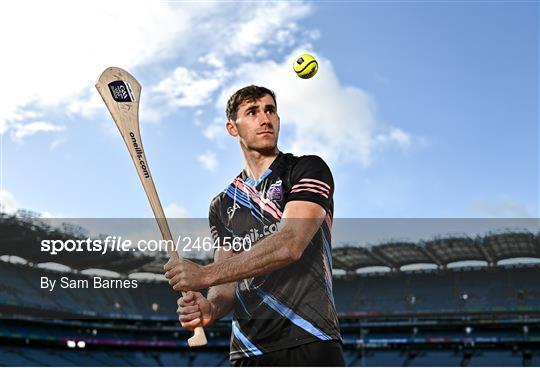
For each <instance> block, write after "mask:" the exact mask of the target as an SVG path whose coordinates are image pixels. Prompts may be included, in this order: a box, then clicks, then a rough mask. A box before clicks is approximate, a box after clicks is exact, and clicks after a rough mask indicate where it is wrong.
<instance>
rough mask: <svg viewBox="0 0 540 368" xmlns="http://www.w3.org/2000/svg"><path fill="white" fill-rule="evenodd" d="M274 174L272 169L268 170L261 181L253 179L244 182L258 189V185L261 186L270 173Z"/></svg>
mask: <svg viewBox="0 0 540 368" xmlns="http://www.w3.org/2000/svg"><path fill="white" fill-rule="evenodd" d="M271 172H272V170H270V169H267V170H266V171H265V172H264V173H263V174H262V175H261V177H260V178H259V179H257V180H253V179H251V178H246V180H244V182H246V183H248V184H249V185H253V186H254V187H256V186H257V185H259V184H260V183H261V182H262V181H263V180H264V179H266V177H267V176H268V175H270V173H271Z"/></svg>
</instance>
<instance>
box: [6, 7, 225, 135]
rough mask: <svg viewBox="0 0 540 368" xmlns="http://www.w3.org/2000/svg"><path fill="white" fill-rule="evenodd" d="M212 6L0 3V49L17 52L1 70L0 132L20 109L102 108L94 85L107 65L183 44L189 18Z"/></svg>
mask: <svg viewBox="0 0 540 368" xmlns="http://www.w3.org/2000/svg"><path fill="white" fill-rule="evenodd" d="M212 8H217V4H200V5H198V6H193V5H190V4H179V3H167V2H162V1H136V0H135V1H114V2H108V1H91V2H81V3H74V2H72V1H62V0H51V1H47V2H42V1H20V2H15V1H6V2H0V34H3V35H9V37H7V36H6V37H3V38H2V50H3V52H4V54H6V55H7V54H9V55H14V57H11V58H4V59H3V61H2V68H1V69H0V80H2V87H1V88H2V89H3V90H2V92H1V94H2V104H1V105H0V133H3V132H5V131H6V130H7V129H8V128H9V127H10V125H11V124H12V123H13V121H14V120H16V119H17V116H18V115H19V114H21V112H28V111H40V110H42V109H45V108H47V107H51V106H58V105H59V104H66V105H67V108H66V110H67V111H68V112H82V113H89V112H90V111H92V109H95V108H97V107H98V106H102V105H101V104H100V103H99V98H98V97H96V95H97V93H96V92H95V91H94V90H93V84H94V82H95V80H96V78H97V77H98V75H99V73H101V72H102V71H103V70H104V69H105V68H106V67H108V66H111V65H118V66H122V67H124V68H127V69H128V70H133V69H135V68H136V67H138V66H140V65H143V64H145V63H147V62H150V61H151V62H155V61H156V60H159V59H160V58H164V57H167V56H169V53H170V52H172V51H173V50H175V49H177V48H182V47H185V46H186V45H188V44H189V42H190V39H191V38H190V35H191V34H192V33H193V32H192V29H193V23H194V22H197V20H198V18H199V17H201V16H205V17H206V16H209V15H208V14H210V15H211V14H212V12H210V11H209V9H212ZM29 9H31V11H29ZM14 30H15V31H14ZM172 45H174V47H171V46H172ZM81 99H82V100H81Z"/></svg>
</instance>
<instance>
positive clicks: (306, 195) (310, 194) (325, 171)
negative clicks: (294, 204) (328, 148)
mask: <svg viewBox="0 0 540 368" xmlns="http://www.w3.org/2000/svg"><path fill="white" fill-rule="evenodd" d="M333 195H334V178H333V177H332V172H331V171H330V168H329V167H328V165H326V163H325V162H324V160H323V159H322V158H320V157H318V156H302V157H300V158H299V159H298V162H297V163H296V165H295V166H294V167H293V169H292V172H291V190H290V192H289V195H288V197H287V202H289V201H309V202H313V203H317V204H319V205H320V206H321V207H323V208H324V209H325V210H326V212H328V213H330V214H331V215H332V214H333V212H334V201H333Z"/></svg>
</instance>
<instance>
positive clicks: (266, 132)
mask: <svg viewBox="0 0 540 368" xmlns="http://www.w3.org/2000/svg"><path fill="white" fill-rule="evenodd" d="M264 134H270V135H273V134H274V132H272V131H270V130H265V131H264V132H259V133H257V135H264Z"/></svg>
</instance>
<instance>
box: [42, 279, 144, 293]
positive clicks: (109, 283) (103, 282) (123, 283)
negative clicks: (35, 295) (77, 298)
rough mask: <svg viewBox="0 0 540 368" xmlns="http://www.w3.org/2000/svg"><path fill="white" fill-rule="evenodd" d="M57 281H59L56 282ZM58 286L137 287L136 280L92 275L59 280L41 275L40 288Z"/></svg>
mask: <svg viewBox="0 0 540 368" xmlns="http://www.w3.org/2000/svg"><path fill="white" fill-rule="evenodd" d="M58 281H60V282H59V283H58ZM57 284H58V286H60V288H61V289H90V288H93V289H136V288H138V287H139V284H138V282H137V280H115V279H106V278H102V277H98V276H94V277H93V278H92V279H90V280H89V279H71V278H69V277H67V276H64V277H62V278H60V280H55V279H49V278H48V277H41V282H40V285H41V289H47V290H48V291H50V292H52V291H54V288H55V287H56V286H57Z"/></svg>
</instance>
